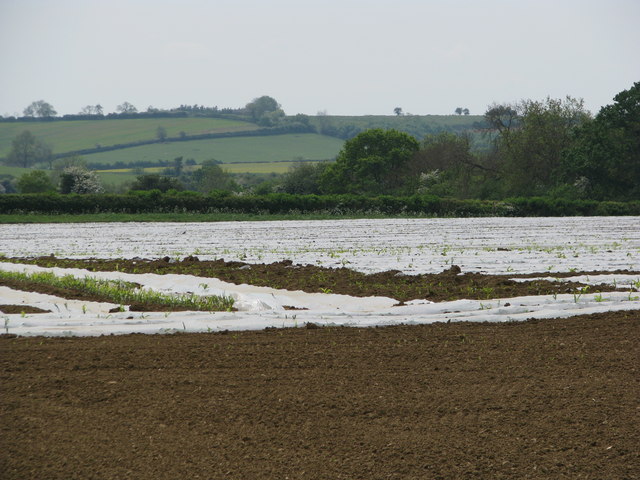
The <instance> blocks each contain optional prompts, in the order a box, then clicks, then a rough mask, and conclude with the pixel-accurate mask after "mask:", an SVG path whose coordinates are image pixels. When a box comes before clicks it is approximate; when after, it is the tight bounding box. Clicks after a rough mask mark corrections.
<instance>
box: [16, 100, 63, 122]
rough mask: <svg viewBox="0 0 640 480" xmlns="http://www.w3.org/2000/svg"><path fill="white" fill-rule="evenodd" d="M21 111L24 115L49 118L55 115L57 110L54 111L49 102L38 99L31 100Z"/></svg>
mask: <svg viewBox="0 0 640 480" xmlns="http://www.w3.org/2000/svg"><path fill="white" fill-rule="evenodd" d="M23 113H24V116H25V117H41V118H49V117H55V116H56V113H58V112H56V111H55V109H54V108H53V106H52V105H51V104H50V103H47V102H45V101H44V100H38V101H35V102H32V103H31V104H30V105H29V106H28V107H27V108H25V109H24V111H23Z"/></svg>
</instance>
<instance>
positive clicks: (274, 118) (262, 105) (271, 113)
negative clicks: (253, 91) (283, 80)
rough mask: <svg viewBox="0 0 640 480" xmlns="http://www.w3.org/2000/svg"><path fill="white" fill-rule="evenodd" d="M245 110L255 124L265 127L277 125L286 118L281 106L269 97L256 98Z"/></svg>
mask: <svg viewBox="0 0 640 480" xmlns="http://www.w3.org/2000/svg"><path fill="white" fill-rule="evenodd" d="M245 109H246V110H247V112H248V113H249V115H251V118H252V119H253V121H254V122H256V123H258V124H260V125H262V126H265V127H271V126H273V125H276V124H277V123H278V122H279V121H280V120H282V118H284V111H283V110H282V107H281V106H280V104H279V103H278V102H277V101H276V99H275V98H273V97H269V96H268V95H263V96H262V97H258V98H254V99H253V100H252V101H251V102H249V103H248V104H247V105H246V106H245Z"/></svg>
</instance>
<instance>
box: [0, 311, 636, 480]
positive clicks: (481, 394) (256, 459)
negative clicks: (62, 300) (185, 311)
mask: <svg viewBox="0 0 640 480" xmlns="http://www.w3.org/2000/svg"><path fill="white" fill-rule="evenodd" d="M0 365H1V370H0V385H1V390H2V391H1V392H0V429H1V434H0V473H1V474H0V477H1V478H3V479H65V480H66V479H73V478H78V479H126V478H131V479H176V478H189V479H196V478H202V479H285V478H289V479H403V480H405V479H450V478H479V479H500V478H504V479H507V478H508V479H513V478H518V479H521V478H535V479H551V478H553V479H563V478H566V479H578V478H589V479H637V478H640V456H639V454H640V447H639V446H640V433H639V432H640V401H639V399H640V312H639V311H632V312H617V313H608V314H598V315H592V316H582V317H574V318H569V319H562V320H543V321H530V322H524V323H505V324H469V323H464V324H456V323H450V324H432V325H422V326H398V327H386V328H373V329H357V328H308V329H306V328H305V329H303V328H301V329H295V330H292V329H288V330H268V331H258V332H240V333H228V334H176V335H130V336H109V337H94V338H40V337H32V338H29V337H11V336H3V337H2V338H0Z"/></svg>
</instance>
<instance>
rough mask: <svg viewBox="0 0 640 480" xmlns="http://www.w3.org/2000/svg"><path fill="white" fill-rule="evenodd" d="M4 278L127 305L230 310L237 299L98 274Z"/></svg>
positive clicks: (2, 275) (3, 276)
mask: <svg viewBox="0 0 640 480" xmlns="http://www.w3.org/2000/svg"><path fill="white" fill-rule="evenodd" d="M0 279H5V280H14V281H23V282H33V283H37V284H40V285H48V286H53V287H57V288H63V289H68V290H74V291H78V292H82V293H85V294H89V295H95V296H99V297H102V298H105V299H107V300H108V301H110V302H112V303H118V304H121V305H127V304H131V303H142V304H152V305H162V306H166V307H170V308H176V309H187V310H198V311H208V312H213V311H230V310H232V309H233V304H234V300H233V298H231V297H228V296H224V295H208V296H198V295H195V294H192V293H191V294H183V295H166V294H164V293H160V292H156V291H153V290H143V289H141V288H138V286H137V285H135V284H133V283H130V282H125V281H122V280H100V279H97V278H94V277H85V278H77V277H74V276H73V275H64V276H62V277H59V276H57V275H54V274H53V273H50V272H42V273H31V274H28V273H21V272H6V271H0Z"/></svg>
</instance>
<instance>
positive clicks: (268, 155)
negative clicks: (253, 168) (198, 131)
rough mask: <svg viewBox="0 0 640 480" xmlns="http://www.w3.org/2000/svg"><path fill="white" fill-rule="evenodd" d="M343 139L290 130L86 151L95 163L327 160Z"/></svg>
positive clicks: (337, 149)
mask: <svg viewBox="0 0 640 480" xmlns="http://www.w3.org/2000/svg"><path fill="white" fill-rule="evenodd" d="M343 143H344V142H343V141H342V140H340V139H337V138H332V137H327V136H323V135H317V134H289V135H277V136H267V137H264V136H262V137H238V138H219V139H209V140H193V141H189V142H169V143H161V144H152V145H143V146H140V147H133V148H127V149H125V150H114V151H111V152H102V153H95V154H92V155H84V156H83V158H84V159H85V160H86V161H87V163H88V164H89V165H91V163H95V162H99V163H115V162H118V161H122V162H130V161H141V160H151V161H155V160H173V159H174V158H176V157H184V158H185V159H188V158H193V159H194V160H196V161H197V162H198V163H200V162H202V161H204V160H211V159H216V160H219V161H221V162H223V163H237V162H280V161H287V160H295V159H299V158H302V159H305V160H326V159H330V158H333V157H334V156H335V155H336V154H337V153H338V151H339V150H340V149H341V148H342V145H343Z"/></svg>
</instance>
